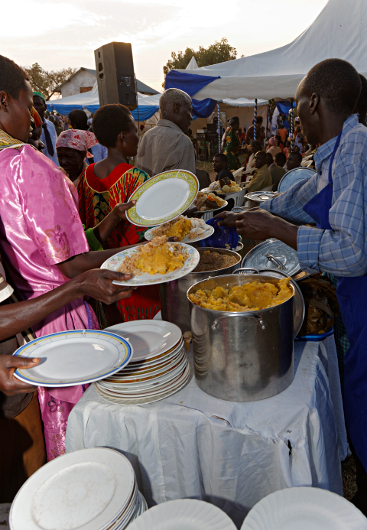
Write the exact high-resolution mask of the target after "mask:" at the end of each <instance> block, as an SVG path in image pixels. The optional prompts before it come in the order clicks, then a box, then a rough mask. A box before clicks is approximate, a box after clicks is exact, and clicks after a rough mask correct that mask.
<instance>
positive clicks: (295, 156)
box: [279, 152, 303, 164]
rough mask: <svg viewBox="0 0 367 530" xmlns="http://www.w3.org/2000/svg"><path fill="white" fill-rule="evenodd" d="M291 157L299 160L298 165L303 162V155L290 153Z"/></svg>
mask: <svg viewBox="0 0 367 530" xmlns="http://www.w3.org/2000/svg"><path fill="white" fill-rule="evenodd" d="M279 154H280V153H279ZM289 156H293V157H294V158H297V161H298V163H299V164H300V163H301V162H302V159H303V157H302V155H301V153H293V152H292V153H289Z"/></svg>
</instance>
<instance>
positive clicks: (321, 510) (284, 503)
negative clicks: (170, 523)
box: [129, 487, 367, 530]
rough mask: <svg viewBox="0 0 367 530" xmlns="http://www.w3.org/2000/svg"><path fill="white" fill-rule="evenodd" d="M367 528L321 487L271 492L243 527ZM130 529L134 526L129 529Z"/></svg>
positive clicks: (348, 506) (283, 529) (255, 529)
mask: <svg viewBox="0 0 367 530" xmlns="http://www.w3.org/2000/svg"><path fill="white" fill-rule="evenodd" d="M265 528H266V530H294V529H295V528H296V529H297V530H331V529H332V530H347V529H348V530H366V529H367V519H366V518H365V517H364V515H363V514H362V513H361V512H360V511H359V510H358V509H357V508H356V507H355V506H354V505H353V504H352V503H350V502H349V501H347V500H346V499H344V498H343V497H340V495H337V494H336V493H331V492H330V491H326V490H322V489H319V488H305V487H300V488H287V489H284V490H280V491H276V492H275V493H271V494H270V495H268V496H267V497H265V498H264V499H262V500H261V501H260V502H258V503H257V504H256V505H255V506H254V507H253V508H252V510H250V512H249V514H248V515H247V517H246V519H245V520H244V523H243V525H242V527H241V530H264V529H265ZM129 530H130V529H129Z"/></svg>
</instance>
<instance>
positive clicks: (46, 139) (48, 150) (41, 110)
mask: <svg viewBox="0 0 367 530" xmlns="http://www.w3.org/2000/svg"><path fill="white" fill-rule="evenodd" d="M33 105H34V108H35V109H36V111H37V112H38V114H39V115H40V118H41V120H42V134H41V138H40V140H41V142H43V143H44V144H45V148H44V149H43V151H42V153H43V154H44V155H45V156H47V158H49V159H50V160H52V162H54V163H55V164H56V165H57V166H59V160H58V158H57V154H56V140H57V133H56V129H55V125H54V124H53V123H52V122H51V121H50V120H47V119H46V118H45V112H46V110H47V106H46V98H45V96H44V95H43V94H42V93H41V92H33Z"/></svg>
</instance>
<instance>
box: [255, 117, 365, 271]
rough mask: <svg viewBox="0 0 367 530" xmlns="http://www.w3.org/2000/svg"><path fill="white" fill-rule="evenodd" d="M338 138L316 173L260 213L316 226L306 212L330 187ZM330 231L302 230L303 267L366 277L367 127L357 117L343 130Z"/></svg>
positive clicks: (320, 155)
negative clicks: (330, 165) (321, 192)
mask: <svg viewBox="0 0 367 530" xmlns="http://www.w3.org/2000/svg"><path fill="white" fill-rule="evenodd" d="M335 143H336V137H335V138H332V139H331V140H329V141H328V142H326V143H325V144H324V145H322V146H321V147H320V148H319V149H318V150H317V152H316V154H315V156H314V160H315V164H316V170H317V173H316V174H315V175H314V176H312V177H311V178H310V179H308V180H306V181H301V182H299V183H297V184H295V185H294V186H293V187H292V188H290V189H289V190H288V191H287V192H285V193H283V194H281V195H279V196H278V197H275V198H274V199H272V200H270V201H266V202H265V203H263V204H262V205H261V208H263V209H264V210H267V211H269V212H271V213H273V214H275V215H278V216H280V217H283V218H284V219H287V220H289V221H291V222H294V223H296V224H302V223H303V224H304V223H314V221H313V220H312V219H311V218H310V217H309V216H308V215H307V214H306V213H305V212H304V211H303V207H304V206H305V205H306V203H307V202H308V201H310V200H311V199H312V198H313V197H314V196H315V195H316V194H317V193H319V192H320V191H321V190H322V189H323V188H324V187H325V186H326V185H327V183H328V170H329V164H330V158H331V155H332V152H333V150H334V147H335ZM332 178H333V197H332V206H331V209H330V210H329V223H330V226H331V228H332V229H331V230H322V229H318V228H313V227H309V226H300V228H299V230H298V235H297V249H298V257H299V260H300V265H301V267H302V268H305V269H313V270H316V271H324V272H328V273H331V274H334V275H335V276H364V275H365V274H367V231H366V228H367V207H366V205H367V127H365V126H364V125H361V124H360V123H358V116H357V115H356V114H353V115H352V116H350V117H349V118H348V119H347V120H346V121H345V122H344V125H343V132H342V136H341V140H340V145H339V147H338V149H337V152H336V154H335V158H334V163H333V168H332Z"/></svg>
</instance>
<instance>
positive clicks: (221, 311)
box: [186, 274, 296, 316]
mask: <svg viewBox="0 0 367 530" xmlns="http://www.w3.org/2000/svg"><path fill="white" fill-rule="evenodd" d="M226 276H228V277H229V278H233V274H223V275H222V276H210V277H209V278H206V279H205V280H200V281H199V282H196V283H194V284H193V285H191V287H189V289H188V290H187V291H186V297H187V299H188V301H189V303H190V304H192V305H193V306H194V307H199V308H200V309H202V310H203V311H206V312H208V313H217V314H223V315H228V314H231V315H233V314H235V315H243V316H247V315H254V314H259V313H264V312H269V311H271V310H272V309H275V308H277V307H280V306H282V305H283V304H286V303H287V302H289V301H293V298H294V295H295V292H296V289H295V287H294V285H293V283H292V281H290V282H289V283H290V285H291V287H292V290H293V294H292V296H291V297H290V298H288V300H284V302H282V303H281V304H277V305H274V306H272V307H266V308H264V309H258V310H256V311H223V310H220V309H209V308H207V307H201V306H200V305H198V304H195V303H194V302H192V301H191V300H190V298H189V291H190V290H191V289H192V288H193V287H195V285H198V284H199V283H202V282H206V281H207V280H215V279H216V278H221V279H223V278H225V277H226ZM244 276H246V277H249V276H251V275H250V274H246V275H244ZM259 276H260V277H261V276H265V277H266V275H265V274H261V275H260V274H258V275H257V277H259ZM268 278H269V279H272V280H276V279H277V278H274V277H271V276H268ZM245 283H247V282H245Z"/></svg>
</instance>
